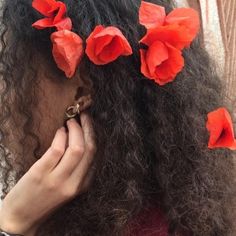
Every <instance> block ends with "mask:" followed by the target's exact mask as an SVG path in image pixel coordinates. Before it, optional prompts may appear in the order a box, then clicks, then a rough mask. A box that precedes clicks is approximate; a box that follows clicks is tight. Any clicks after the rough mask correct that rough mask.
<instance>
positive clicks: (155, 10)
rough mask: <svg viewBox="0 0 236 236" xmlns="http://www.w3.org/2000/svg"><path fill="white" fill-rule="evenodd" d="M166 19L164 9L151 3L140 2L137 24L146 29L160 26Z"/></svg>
mask: <svg viewBox="0 0 236 236" xmlns="http://www.w3.org/2000/svg"><path fill="white" fill-rule="evenodd" d="M165 17H166V13H165V8H164V7H162V6H159V5H156V4H153V3H149V2H145V1H142V2H141V6H140V9H139V22H140V24H141V25H144V26H145V27H146V28H147V29H150V28H155V27H157V26H162V25H163V24H164V21H165Z"/></svg>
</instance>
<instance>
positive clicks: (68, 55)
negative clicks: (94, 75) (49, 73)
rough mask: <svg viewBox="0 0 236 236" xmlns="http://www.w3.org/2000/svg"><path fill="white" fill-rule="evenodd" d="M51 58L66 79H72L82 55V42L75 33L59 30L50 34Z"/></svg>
mask: <svg viewBox="0 0 236 236" xmlns="http://www.w3.org/2000/svg"><path fill="white" fill-rule="evenodd" d="M51 41H52V43H53V50H52V53H53V57H54V60H55V62H56V64H57V66H58V68H60V69H61V70H62V71H64V72H65V74H66V76H67V78H71V77H73V75H74V74H75V71H76V68H77V66H78V65H79V63H80V61H81V59H82V56H83V54H84V48H83V40H82V39H81V38H80V36H79V35H78V34H76V33H73V32H71V31H69V30H60V31H57V32H54V33H52V34H51Z"/></svg>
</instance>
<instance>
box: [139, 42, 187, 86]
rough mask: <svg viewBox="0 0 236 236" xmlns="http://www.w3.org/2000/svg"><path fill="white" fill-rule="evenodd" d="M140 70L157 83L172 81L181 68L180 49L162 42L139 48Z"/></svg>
mask: <svg viewBox="0 0 236 236" xmlns="http://www.w3.org/2000/svg"><path fill="white" fill-rule="evenodd" d="M140 53H141V72H142V73H143V74H144V75H145V76H146V77H147V78H149V79H152V80H155V82H156V83H157V84H159V85H165V84H167V83H169V82H172V81H173V80H174V79H175V77H176V75H177V74H178V73H179V72H180V71H181V70H182V69H183V66H184V59H183V57H182V54H181V51H180V50H178V49H176V48H174V47H172V46H171V45H168V44H166V45H165V44H163V43H162V42H158V41H157V42H155V43H154V44H153V45H152V46H150V47H149V49H148V50H147V51H146V50H142V49H141V50H140Z"/></svg>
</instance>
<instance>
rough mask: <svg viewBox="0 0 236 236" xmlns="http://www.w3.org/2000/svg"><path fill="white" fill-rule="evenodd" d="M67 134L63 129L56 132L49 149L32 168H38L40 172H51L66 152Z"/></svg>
mask: <svg viewBox="0 0 236 236" xmlns="http://www.w3.org/2000/svg"><path fill="white" fill-rule="evenodd" d="M66 144H67V133H66V130H65V128H64V127H62V128H60V129H58V130H57V132H56V134H55V136H54V139H53V141H52V144H51V146H50V148H49V149H48V150H47V151H46V153H45V154H44V155H43V156H42V157H41V158H40V159H39V160H38V161H37V162H36V163H35V164H34V167H37V168H40V169H41V170H42V171H46V170H48V171H49V172H50V171H52V170H53V169H54V168H55V167H56V166H57V164H58V163H59V162H60V160H61V158H62V156H63V154H64V153H65V150H66Z"/></svg>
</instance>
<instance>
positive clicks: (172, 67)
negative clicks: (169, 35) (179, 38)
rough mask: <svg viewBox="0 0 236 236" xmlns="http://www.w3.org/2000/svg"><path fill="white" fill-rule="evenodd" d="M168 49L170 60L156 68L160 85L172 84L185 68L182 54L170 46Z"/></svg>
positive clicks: (167, 45)
mask: <svg viewBox="0 0 236 236" xmlns="http://www.w3.org/2000/svg"><path fill="white" fill-rule="evenodd" d="M166 47H167V48H168V54H169V58H168V60H166V61H164V62H163V63H162V64H161V65H160V66H158V67H157V68H156V75H157V77H158V78H159V84H160V85H164V84H166V83H169V82H172V81H173V80H174V79H175V78H176V76H177V74H178V73H179V72H181V70H182V69H183V67H184V58H183V56H182V52H181V51H180V50H178V49H176V48H174V47H172V46H171V45H170V44H166Z"/></svg>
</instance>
